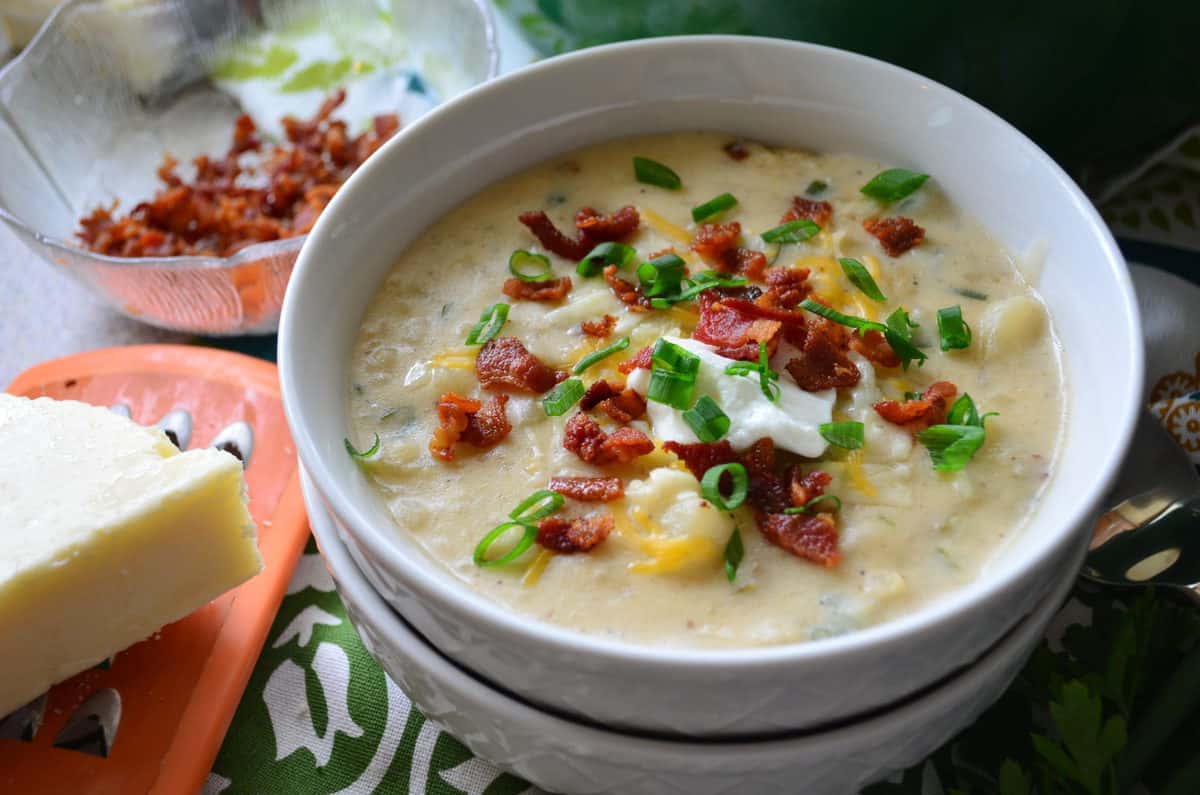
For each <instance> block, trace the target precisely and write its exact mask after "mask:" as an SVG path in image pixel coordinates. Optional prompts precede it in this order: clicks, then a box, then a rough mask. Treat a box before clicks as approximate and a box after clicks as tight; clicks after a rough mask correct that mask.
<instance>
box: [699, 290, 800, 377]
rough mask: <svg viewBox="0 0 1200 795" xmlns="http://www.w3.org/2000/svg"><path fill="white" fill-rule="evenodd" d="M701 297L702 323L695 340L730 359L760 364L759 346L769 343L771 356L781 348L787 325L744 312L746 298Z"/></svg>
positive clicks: (700, 321)
mask: <svg viewBox="0 0 1200 795" xmlns="http://www.w3.org/2000/svg"><path fill="white" fill-rule="evenodd" d="M705 295H706V294H703V293H702V294H701V301H700V320H699V322H698V323H697V324H696V329H695V330H694V331H693V332H692V339H695V340H699V341H700V342H703V343H705V344H707V345H712V346H714V347H715V348H716V349H717V353H718V354H720V355H721V356H724V357H726V358H728V359H742V360H745V361H758V344H759V343H760V342H765V343H766V344H767V355H768V356H770V355H773V354H774V353H775V349H776V348H777V347H778V345H779V340H778V338H777V335H778V333H779V330H780V329H781V328H782V327H783V324H782V323H780V322H779V321H778V320H769V319H766V318H762V317H756V316H755V315H754V314H751V313H747V312H744V311H742V309H743V308H744V307H745V306H747V305H749V306H753V304H751V303H750V302H749V301H746V300H744V299H714V298H707V297H705Z"/></svg>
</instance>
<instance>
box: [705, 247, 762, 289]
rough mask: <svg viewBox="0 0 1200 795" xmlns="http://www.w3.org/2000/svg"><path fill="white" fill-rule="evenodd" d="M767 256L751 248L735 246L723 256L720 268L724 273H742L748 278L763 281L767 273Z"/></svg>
mask: <svg viewBox="0 0 1200 795" xmlns="http://www.w3.org/2000/svg"><path fill="white" fill-rule="evenodd" d="M767 268H768V265H767V257H766V255H765V254H763V253H762V252H761V251H755V250H754V249H751V248H735V249H731V250H729V251H726V252H725V254H724V255H723V256H722V257H721V267H719V268H718V269H717V270H720V271H722V272H724V273H741V274H744V275H745V277H746V278H747V279H752V280H754V281H758V282H761V281H762V280H763V279H764V278H765V277H766V275H767Z"/></svg>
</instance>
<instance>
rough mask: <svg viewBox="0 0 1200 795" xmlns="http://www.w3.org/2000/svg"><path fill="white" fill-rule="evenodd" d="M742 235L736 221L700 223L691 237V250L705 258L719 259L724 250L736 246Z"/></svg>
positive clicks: (724, 252)
mask: <svg viewBox="0 0 1200 795" xmlns="http://www.w3.org/2000/svg"><path fill="white" fill-rule="evenodd" d="M741 236H742V225H741V224H739V223H738V222H737V221H730V222H729V223H727V224H700V226H699V227H697V228H696V234H695V235H694V236H693V237H692V245H691V248H692V251H695V252H696V253H697V254H699V255H700V256H702V257H704V258H705V259H710V260H720V259H721V258H722V257H724V256H725V254H726V252H728V251H730V250H732V249H733V248H734V247H735V246H737V241H738V238H739V237H741Z"/></svg>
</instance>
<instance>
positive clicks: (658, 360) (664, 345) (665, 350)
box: [650, 339, 700, 373]
mask: <svg viewBox="0 0 1200 795" xmlns="http://www.w3.org/2000/svg"><path fill="white" fill-rule="evenodd" d="M650 358H651V361H652V362H653V363H654V364H657V365H662V366H663V367H665V368H667V369H669V370H674V371H676V372H681V373H695V372H696V371H697V370H699V369H700V357H699V356H697V355H696V354H694V353H692V352H691V351H689V350H688V349H687V348H684V347H683V346H681V345H676V344H675V343H673V342H668V341H667V340H664V339H660V340H659V341H658V342H656V343H655V344H654V350H653V351H652V352H651V353H650Z"/></svg>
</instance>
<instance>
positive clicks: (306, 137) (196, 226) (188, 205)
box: [76, 90, 400, 257]
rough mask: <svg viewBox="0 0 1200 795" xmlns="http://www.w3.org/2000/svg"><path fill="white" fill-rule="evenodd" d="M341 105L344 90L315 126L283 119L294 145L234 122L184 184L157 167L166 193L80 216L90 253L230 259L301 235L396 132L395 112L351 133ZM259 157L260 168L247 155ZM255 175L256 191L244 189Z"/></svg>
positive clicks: (242, 120)
mask: <svg viewBox="0 0 1200 795" xmlns="http://www.w3.org/2000/svg"><path fill="white" fill-rule="evenodd" d="M344 99H345V92H344V91H340V90H339V91H338V92H336V93H334V94H333V95H331V96H330V97H329V98H328V99H326V100H325V102H324V103H323V104H322V105H321V108H320V110H318V111H317V114H316V116H314V117H313V118H312V119H311V120H309V121H300V120H298V119H293V118H290V117H284V119H283V127H284V132H285V133H286V135H287V139H288V144H286V145H282V146H273V145H264V144H263V143H262V142H261V141H260V140H259V139H258V137H257V135H256V132H257V130H256V127H255V124H254V121H253V120H252V119H251V118H250V117H249V116H247V115H242V116H240V117H239V118H238V119H237V122H236V123H235V126H234V131H233V141H232V144H231V145H230V148H229V150H228V151H227V152H226V154H225V155H224V157H217V158H211V157H208V156H207V155H201V156H200V157H197V158H196V159H195V160H194V161H193V163H194V164H195V168H196V176H195V178H194V179H193V180H192V181H191V182H185V181H184V180H183V179H182V178H181V177H179V176H178V174H176V171H175V167H176V165H178V161H176V160H175V158H173V157H171V156H170V155H166V156H165V157H164V158H163V164H162V166H161V167H160V168H159V169H158V176H159V179H161V180H162V182H163V183H164V187H163V188H162V189H161V190H159V191H158V192H157V193H156V194H155V195H154V198H153V199H151V200H150V201H146V202H142V203H141V204H138V205H137V206H136V207H134V208H133V210H132V211H131V212H130V213H129V214H128V215H125V216H121V217H114V216H113V212H114V210H115V209H116V205H115V204H113V205H111V206H109V207H97V208H96V209H95V210H93V211H92V213H91V214H90V215H88V216H87V217H85V218H83V219H82V220H80V222H79V223H80V227H81V228H80V230H79V231H78V232H77V233H76V237H78V238H79V240H80V241H81V242H82V243H83V244H84V245H85V246H87V247H88V248H89V249H91V250H92V251H96V252H99V253H101V254H107V255H109V256H113V257H176V256H218V257H227V256H229V255H231V254H234V253H236V252H237V251H239V250H241V249H243V248H245V247H246V246H249V245H253V244H254V243H261V242H263V241H267V240H280V239H283V238H289V237H295V236H297V235H302V234H305V233H306V232H308V231H309V230H310V229H312V226H313V224H314V223H316V220H317V216H319V215H320V214H321V211H322V210H324V209H325V205H327V204H328V203H329V200H330V199H332V198H333V194H334V193H336V192H337V189H338V188H339V187H341V185H342V183H343V182H345V181H346V179H347V178H348V177H349V176H350V174H352V173H353V172H354V170H355V169H356V168H358V166H359V165H361V164H362V162H363V161H364V160H366V159H367V158H368V157H369V156H370V155H371V154H372V153H373V152H374V151H375V150H376V149H378V148H379V147H380V146H382V145H383V143H384V142H385V141H386V140H387V139H388V138H390V137H391V136H392V135H393V134H395V132H396V130H398V129H400V119H399V117H398V116H396V115H395V114H394V113H393V114H387V115H383V116H376V117H375V123H374V125H373V126H372V127H371V129H370V130H368V131H366V132H364V133H362V134H361V135H358V136H356V137H350V136H349V135H348V134H347V132H346V123H345V122H344V121H338V120H334V119H331V118H330V116H331V115H332V113H333V111H334V109H335V108H337V107H338V105H340V104H341V103H342V101H343V100H344ZM247 152H257V153H259V154H258V156H257V162H258V165H257V166H252V165H250V162H249V160H247V161H246V162H243V161H242V157H241V156H242V155H243V154H245V153H247ZM250 176H254V177H256V179H255V180H254V181H255V183H257V184H259V186H257V187H251V186H250V185H248V184H247V179H246V178H247V177H250Z"/></svg>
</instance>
